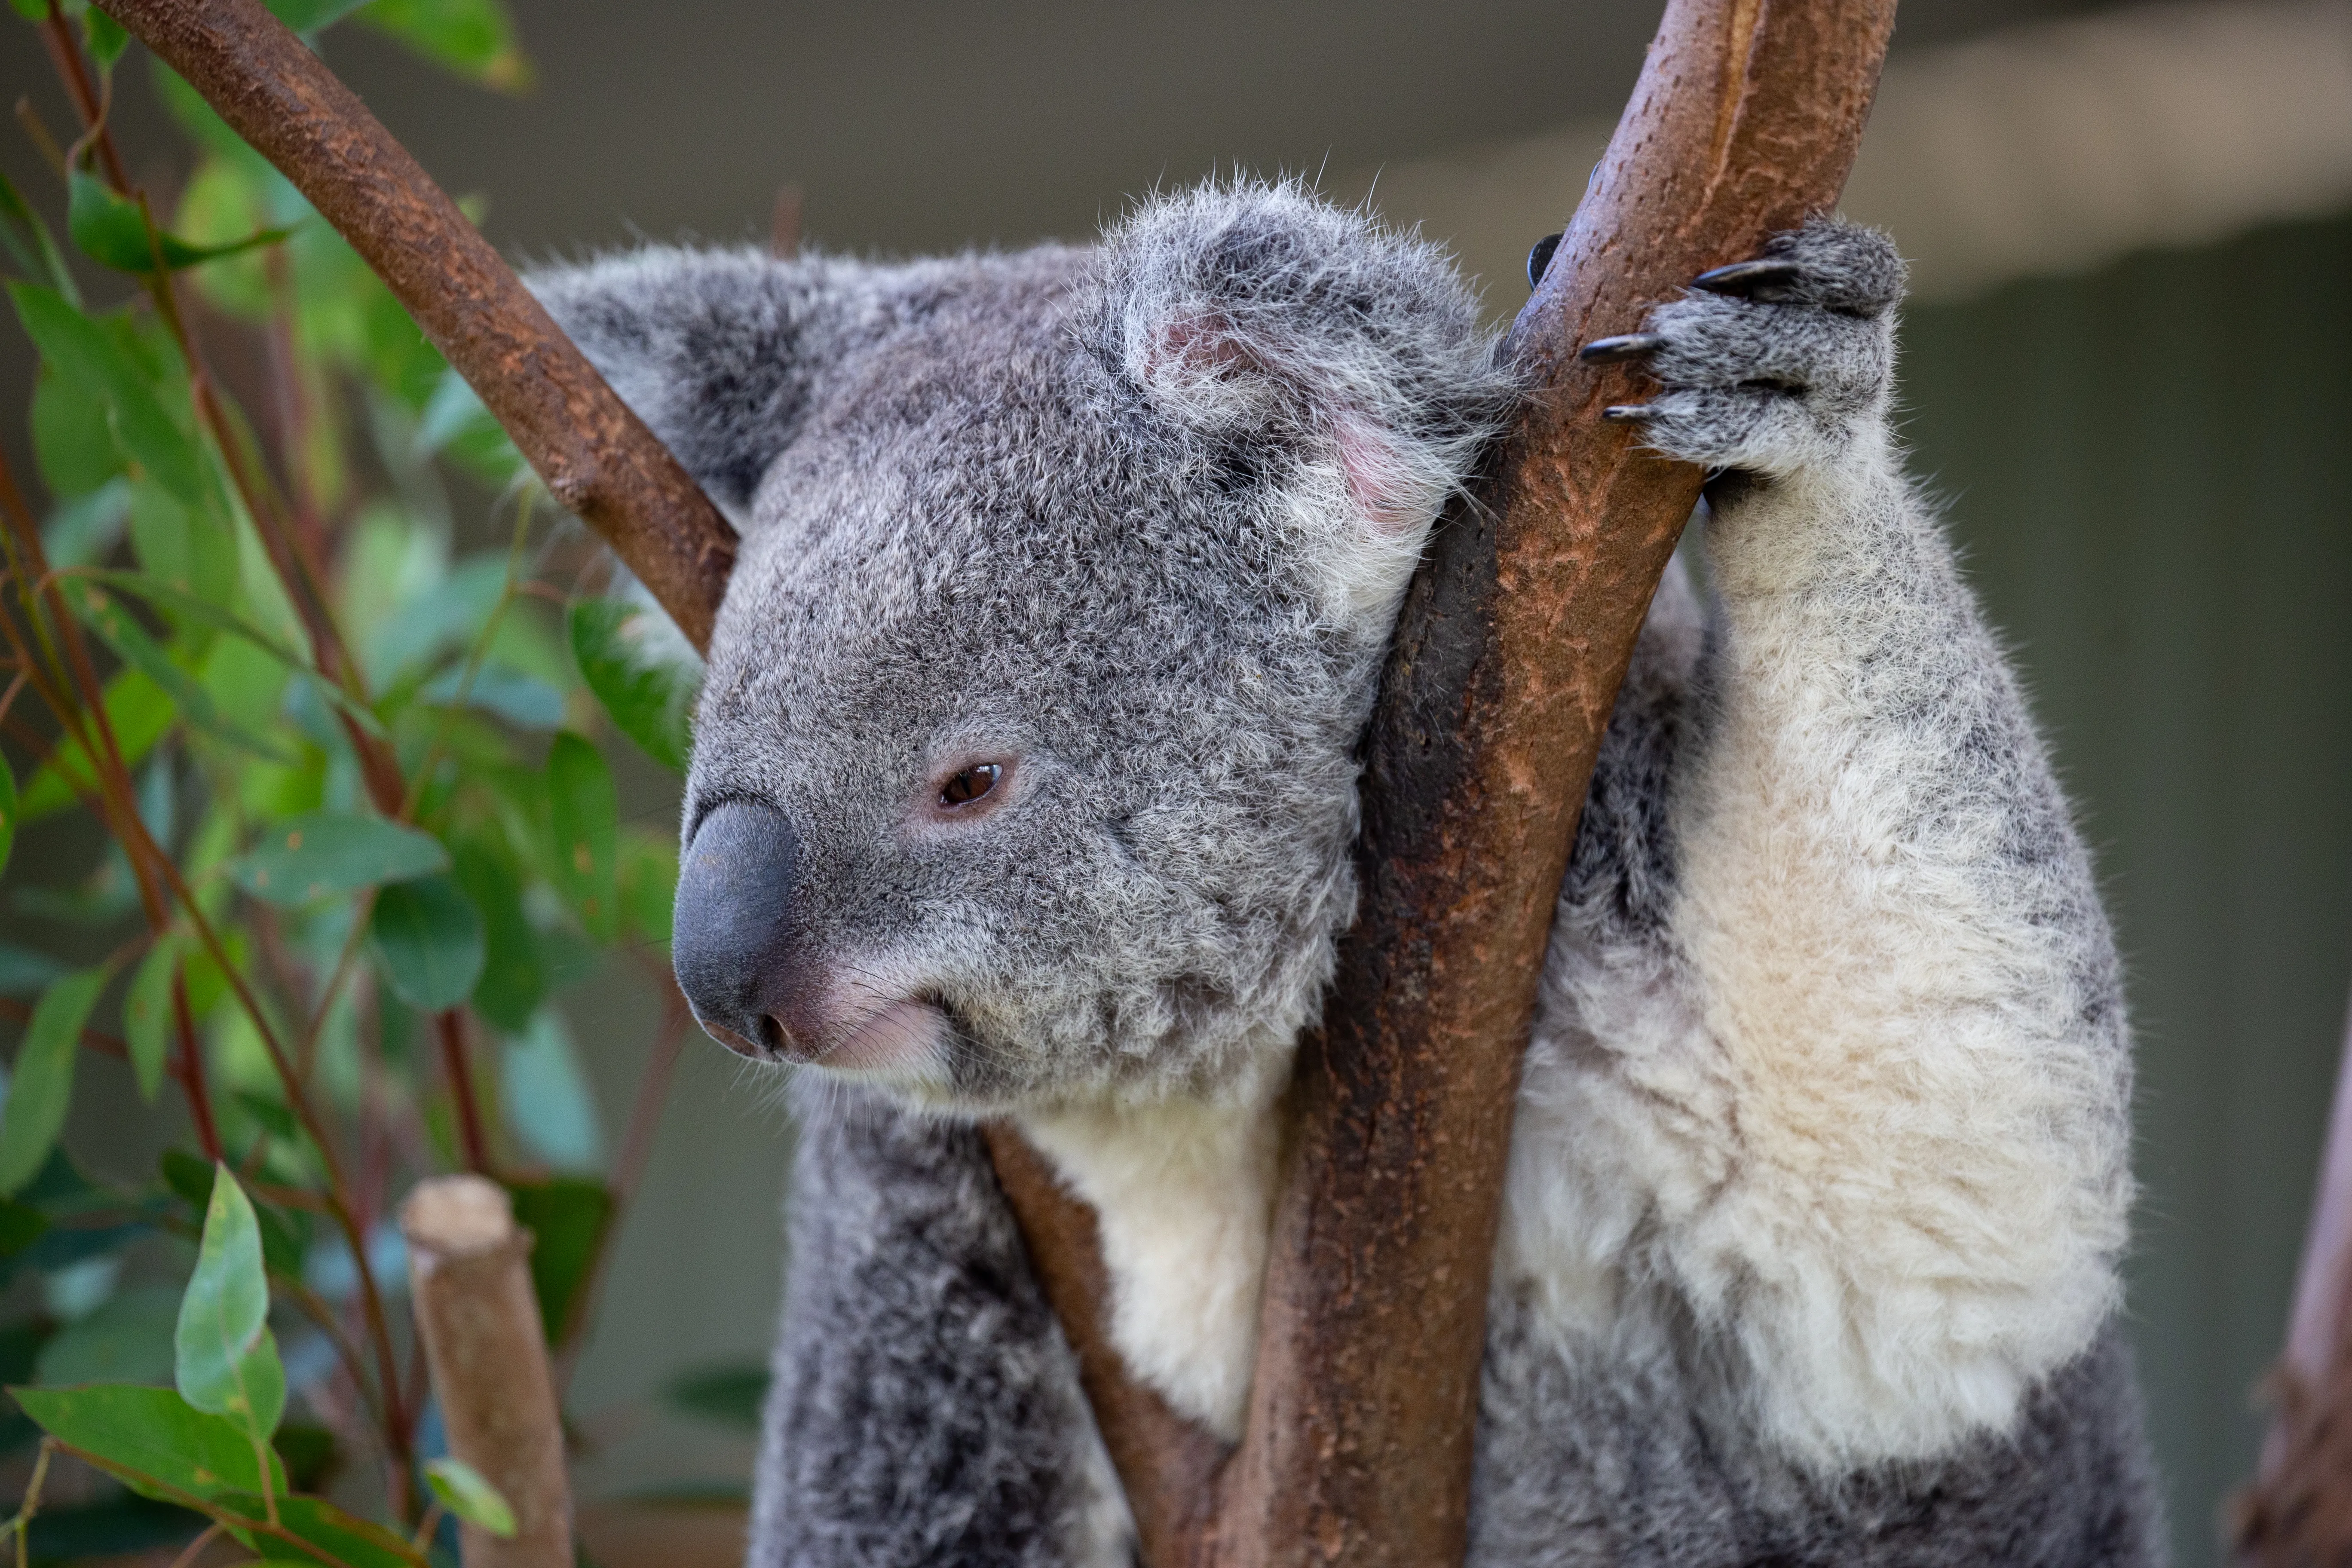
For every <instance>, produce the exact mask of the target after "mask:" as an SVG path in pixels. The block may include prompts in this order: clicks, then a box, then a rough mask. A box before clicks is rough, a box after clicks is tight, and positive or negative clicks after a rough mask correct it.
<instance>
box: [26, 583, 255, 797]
mask: <svg viewBox="0 0 2352 1568" xmlns="http://www.w3.org/2000/svg"><path fill="white" fill-rule="evenodd" d="M67 597H68V599H69V600H71V601H72V604H73V607H74V610H75V613H77V614H78V615H79V616H81V618H82V620H83V621H84V622H85V623H86V624H88V626H89V628H90V630H92V631H94V632H96V633H97V634H98V635H99V638H100V641H102V642H104V643H105V644H106V646H107V647H110V648H111V649H113V650H114V653H115V655H116V656H117V657H118V658H121V660H122V662H123V663H125V664H127V665H130V666H131V668H134V669H137V670H139V671H141V672H142V673H143V674H144V675H145V676H146V677H147V679H150V680H152V681H153V682H154V683H155V684H156V685H157V686H159V687H161V688H163V690H164V692H165V693H166V694H168V695H169V696H170V697H171V699H172V701H173V704H174V705H175V706H177V708H178V709H179V712H180V717H181V718H183V719H184V720H186V721H188V723H189V724H190V725H192V726H194V728H195V729H198V730H201V731H204V732H205V733H206V734H208V735H212V736H214V737H215V738H216V739H219V740H221V741H224V742H227V743H228V744H230V745H233V746H236V747H237V748H238V749H239V750H241V751H246V752H252V753H253V754H254V755H255V756H257V757H266V758H268V760H269V761H271V762H274V763H291V762H292V761H293V760H294V759H293V757H292V755H291V754H290V753H289V752H287V750H286V748H285V747H283V746H281V745H278V743H277V742H274V741H271V740H268V738H266V737H264V736H261V735H257V734H256V733H254V732H253V731H251V730H248V729H247V728H246V727H245V726H244V725H242V724H239V723H237V722H236V721H233V720H231V719H229V718H228V717H226V715H224V714H223V713H222V712H221V711H220V709H219V707H218V706H217V705H216V704H215V703H214V701H213V697H212V693H211V692H209V691H207V690H205V689H204V687H203V686H202V685H200V684H198V682H197V680H196V679H195V677H194V676H192V675H190V674H189V673H188V672H187V671H186V670H184V669H182V668H180V667H179V666H178V665H176V664H174V663H173V662H172V658H171V655H169V654H167V653H165V652H164V651H163V647H161V646H160V645H159V644H158V643H157V642H156V641H155V639H154V638H153V637H149V636H148V635H147V628H146V627H144V626H141V625H140V624H139V623H138V622H137V621H136V620H134V619H133V618H132V617H131V615H130V614H129V613H128V612H127V611H126V610H125V609H124V608H123V606H122V605H121V603H120V602H119V601H117V600H116V599H114V598H112V597H110V596H109V595H108V594H107V593H106V591H105V590H104V589H103V588H100V587H99V586H97V585H96V584H92V583H89V582H87V581H78V580H74V579H68V583H67Z"/></svg>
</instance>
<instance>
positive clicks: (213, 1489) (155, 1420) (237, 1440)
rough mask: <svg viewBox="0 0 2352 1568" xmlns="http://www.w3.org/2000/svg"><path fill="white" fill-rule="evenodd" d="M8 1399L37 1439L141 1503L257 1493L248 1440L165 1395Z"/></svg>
mask: <svg viewBox="0 0 2352 1568" xmlns="http://www.w3.org/2000/svg"><path fill="white" fill-rule="evenodd" d="M8 1392H9V1394H11V1395H13V1396H14V1397H15V1399H16V1403H17V1404H18V1405H21V1406H23V1407H24V1411H25V1414H26V1415H29V1416H31V1417H32V1418H33V1419H34V1420H36V1421H37V1422H39V1423H40V1425H41V1429H42V1430H43V1431H45V1432H47V1433H48V1435H49V1436H52V1437H55V1438H56V1439H57V1440H58V1442H60V1443H63V1444H66V1445H67V1446H68V1447H71V1448H73V1449H74V1450H75V1451H77V1452H78V1453H80V1454H83V1455H85V1456H87V1457H88V1458H90V1459H91V1460H92V1461H93V1462H95V1463H96V1464H97V1465H98V1466H99V1468H101V1469H103V1470H105V1471H107V1472H108V1473H109V1474H110V1475H112V1476H113V1477H115V1479H118V1480H121V1482H123V1483H124V1484H125V1485H127V1486H128V1487H130V1488H131V1490H133V1491H135V1492H138V1493H139V1494H140V1495H141V1496H142V1497H152V1498H162V1499H163V1500H165V1501H166V1502H179V1501H185V1500H189V1499H211V1498H216V1497H221V1496H225V1495H227V1494H232V1493H237V1492H257V1491H259V1490H261V1488H262V1478H261V1461H260V1457H259V1454H258V1453H257V1451H256V1449H255V1447H254V1445H253V1441H252V1439H251V1438H249V1437H247V1436H246V1435H245V1433H244V1432H243V1431H241V1430H239V1429H238V1428H237V1427H236V1426H232V1425H230V1424H229V1423H228V1422H226V1421H225V1420H223V1419H222V1418H221V1417H219V1416H217V1415H206V1414H205V1413H204V1412H203V1411H200V1410H197V1409H195V1408H194V1407H193V1406H191V1405H189V1404H188V1402H187V1401H186V1400H184V1399H183V1398H181V1397H180V1396H179V1394H176V1393H174V1392H173V1390H171V1389H168V1388H150V1387H146V1386H144V1385H143V1384H120V1383H100V1384H89V1385H87V1386H85V1387H81V1388H11V1389H10V1390H9V1391H8ZM269 1468H270V1476H269V1488H270V1490H271V1491H272V1492H282V1491H283V1490H284V1489H285V1488H286V1471H285V1467H284V1466H282V1465H281V1464H279V1463H278V1457H277V1455H275V1454H271V1455H270V1457H269Z"/></svg>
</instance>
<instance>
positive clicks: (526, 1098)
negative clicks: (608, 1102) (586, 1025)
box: [499, 1007, 604, 1171]
mask: <svg viewBox="0 0 2352 1568" xmlns="http://www.w3.org/2000/svg"><path fill="white" fill-rule="evenodd" d="M499 1108H500V1109H501V1110H504V1111H505V1112H506V1119H507V1124H508V1125H509V1126H510V1127H512V1128H513V1129H514V1131H515V1133H516V1135H517V1136H518V1137H520V1139H521V1140H522V1141H523V1142H524V1143H525V1144H526V1145H527V1146H528V1147H529V1148H530V1151H531V1152H532V1153H534V1154H537V1155H538V1156H539V1157H540V1158H541V1159H542V1160H545V1161H546V1162H547V1163H549V1164H551V1165H552V1166H554V1167H556V1168H557V1169H558V1170H563V1171H593V1170H594V1169H595V1168H596V1166H597V1164H598V1163H599V1162H600V1161H601V1160H602V1159H603V1158H604V1130H603V1128H602V1127H601V1126H600V1125H599V1121H598V1118H597V1114H596V1096H595V1092H594V1091H593V1089H590V1088H589V1087H588V1075H587V1073H586V1071H585V1070H584V1069H583V1068H582V1066H581V1062H580V1052H579V1049H578V1047H575V1046H574V1045H573V1044H572V1031H571V1030H570V1029H568V1028H566V1027H565V1026H564V1023H563V1015H562V1014H561V1013H559V1012H557V1011H556V1010H555V1009H554V1008H553V1007H541V1009H540V1010H539V1016H537V1017H534V1018H533V1019H532V1020H531V1021H530V1028H529V1029H527V1030H525V1031H524V1032H523V1033H522V1034H520V1035H519V1036H517V1037H514V1038H512V1039H509V1040H508V1041H507V1043H506V1049H505V1051H504V1053H503V1054H501V1055H500V1057H499Z"/></svg>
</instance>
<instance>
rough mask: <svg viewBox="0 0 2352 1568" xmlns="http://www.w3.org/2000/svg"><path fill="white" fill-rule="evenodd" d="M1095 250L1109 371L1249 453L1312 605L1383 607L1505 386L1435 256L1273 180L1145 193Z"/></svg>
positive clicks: (1362, 610) (1471, 309) (1451, 274)
mask: <svg viewBox="0 0 2352 1568" xmlns="http://www.w3.org/2000/svg"><path fill="white" fill-rule="evenodd" d="M1103 258H1104V259H1103V266H1104V278H1103V281H1104V314H1103V318H1102V321H1101V331H1100V335H1099V338H1098V344H1099V349H1100V352H1101V353H1103V354H1104V356H1105V357H1106V358H1107V359H1108V361H1109V362H1110V363H1111V364H1112V366H1113V368H1114V369H1115V370H1116V371H1117V372H1118V374H1120V375H1121V376H1122V377H1123V378H1124V379H1126V380H1127V381H1128V382H1129V383H1130V384H1132V385H1134V386H1136V387H1137V388H1139V390H1140V391H1141V392H1142V393H1143V395H1145V396H1146V397H1147V398H1148V399H1149V400H1150V403H1151V404H1152V405H1153V406H1154V407H1155V408H1157V409H1158V410H1159V411H1160V412H1161V413H1162V414H1163V415H1165V416H1168V417H1169V418H1171V419H1172V420H1173V421H1174V422H1175V423H1176V424H1178V425H1179V426H1181V427H1183V428H1184V429H1186V430H1188V431H1190V432H1192V434H1193V435H1194V436H1195V437H1199V438H1201V439H1202V440H1205V441H1207V442H1209V443H1211V444H1212V445H1215V446H1219V447H1227V448H1230V449H1234V450H1237V451H1244V452H1248V453H1251V454H1252V455H1253V456H1254V457H1255V458H1257V459H1259V460H1256V461H1252V462H1250V463H1248V464H1247V465H1246V468H1248V469H1249V470H1251V471H1256V472H1261V473H1263V474H1264V475H1265V483H1266V484H1268V485H1269V486H1271V487H1275V488H1276V489H1277V491H1278V495H1277V496H1276V498H1275V499H1276V501H1277V503H1278V504H1277V508H1276V510H1277V512H1278V513H1279V514H1282V515H1286V517H1287V518H1288V519H1289V520H1291V521H1294V522H1295V523H1296V524H1297V526H1298V528H1299V530H1300V531H1301V532H1302V533H1303V534H1304V536H1305V538H1306V542H1307V546H1308V548H1309V549H1311V550H1312V551H1314V552H1316V558H1317V563H1318V566H1319V567H1320V568H1321V570H1322V574H1323V577H1324V580H1325V583H1326V585H1327V589H1328V592H1327V599H1328V609H1329V610H1330V611H1331V612H1333V613H1334V614H1335V615H1338V616H1345V617H1347V618H1349V619H1350V620H1360V619H1362V618H1364V617H1367V616H1370V617H1375V618H1383V617H1384V616H1385V615H1386V614H1387V613H1388V612H1389V611H1391V610H1392V609H1393V606H1394V604H1395V599H1396V595H1398V594H1400V593H1401V592H1402V590H1403V587H1404V584H1405V581H1406V579H1407V578H1408V577H1410V575H1411V574H1412V565H1413V563H1414V562H1415V560H1417V559H1418V557H1419V554H1420V552H1421V548H1422V545H1423V542H1424V541H1425V540H1426V538H1427V535H1428V531H1429V526H1430V524H1431V522H1433V521H1434V520H1435V518H1436V516H1437V512H1438V510H1439V508H1440V507H1442V506H1443V505H1444V502H1445V500H1446V498H1447V496H1448V494H1449V493H1450V492H1451V491H1453V490H1454V489H1456V488H1457V487H1459V486H1460V485H1461V484H1462V483H1463V481H1464V480H1465V479H1467V478H1468V477H1469V474H1470V471H1471V468H1472V467H1473V466H1474V465H1475V463H1476V461H1477V459H1478V454H1479V450H1480V448H1481V447H1483V445H1484V444H1485V442H1486V439H1487V437H1490V436H1491V435H1493V434H1494V433H1495V431H1496V429H1497V428H1499V426H1500V425H1501V423H1502V421H1503V419H1504V418H1505V416H1506V415H1507V412H1508V410H1509V407H1510V405H1511V402H1512V399H1513V396H1514V394H1515V391H1516V387H1515V385H1514V384H1513V381H1512V378H1511V377H1510V376H1509V374H1507V373H1506V372H1505V371H1503V370H1501V369H1499V368H1497V366H1496V362H1495V355H1494V353H1493V348H1492V344H1491V342H1490V340H1489V338H1488V337H1487V335H1486V332H1485V331H1483V330H1482V329H1481V327H1480V326H1479V322H1478V309H1477V301H1476V300H1475V298H1474V297H1473V295H1472V294H1471V292H1470V290H1469V289H1468V288H1467V287H1465V285H1464V283H1463V281H1462V279H1461V277H1460V275H1459V274H1458V273H1456V272H1455V270H1454V265H1453V263H1452V262H1451V260H1449V259H1448V258H1447V257H1446V256H1445V254H1444V252H1443V251H1441V250H1439V249H1438V248H1437V247H1435V246H1433V245H1430V244H1428V243H1426V242H1424V241H1423V240H1421V239H1419V238H1416V237H1411V236H1405V235H1399V234H1396V233H1393V232H1391V231H1389V230H1386V229H1383V228H1382V227H1381V226H1380V225H1379V224H1377V223H1376V222H1374V221H1373V220H1372V219H1370V217H1368V216H1364V215H1363V214H1361V213H1355V212H1346V211H1342V210H1341V209H1339V208H1338V207H1335V206H1333V205H1330V204H1329V203H1328V202H1325V201H1322V200H1321V199H1319V198H1318V197H1316V196H1314V195H1309V194H1308V193H1307V191H1305V190H1304V189H1303V188H1302V187H1300V186H1298V185H1297V184H1287V183H1286V184H1255V183H1243V184H1229V185H1208V186H1203V187H1201V188H1198V189H1195V190H1192V191H1190V192H1186V193H1184V194H1182V195H1176V196H1171V197H1168V198H1164V199H1162V200H1160V201H1157V202H1154V203H1152V204H1151V205H1147V206H1145V207H1144V208H1142V209H1141V210H1140V211H1139V212H1137V213H1136V214H1135V215H1134V216H1132V217H1130V218H1129V220H1128V221H1127V222H1126V223H1125V224H1123V225H1121V226H1119V227H1118V229H1116V230H1115V231H1113V232H1112V233H1111V234H1109V235H1108V237H1106V241H1105V246H1104V251H1103ZM1266 458H1273V459H1275V460H1274V461H1271V462H1267V461H1265V460H1264V459H1266ZM1382 624H1383V625H1384V624H1385V622H1384V618H1383V621H1382Z"/></svg>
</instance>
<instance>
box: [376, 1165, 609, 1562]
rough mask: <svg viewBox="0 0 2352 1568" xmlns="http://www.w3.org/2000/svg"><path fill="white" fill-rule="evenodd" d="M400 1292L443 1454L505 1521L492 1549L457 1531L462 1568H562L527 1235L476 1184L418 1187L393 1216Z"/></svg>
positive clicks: (470, 1179)
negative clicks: (404, 1286)
mask: <svg viewBox="0 0 2352 1568" xmlns="http://www.w3.org/2000/svg"><path fill="white" fill-rule="evenodd" d="M400 1231H401V1234H402V1235H403V1236H404V1237H406V1238H407V1240H408V1281H409V1291H410V1296H411V1299H412V1300H413V1301H414V1302H415V1312H416V1327H417V1332H418V1334H419V1336H420V1337H421V1338H422V1339H423V1340H424V1342H425V1363H426V1365H427V1367H428V1368H429V1369H430V1371H431V1373H432V1374H433V1390H434V1392H435V1393H436V1394H438V1395H439V1396H440V1399H441V1424H442V1426H443V1427H444V1428H445V1429H446V1431H447V1433H448V1436H449V1452H450V1453H451V1454H452V1455H454V1456H456V1457H457V1458H460V1459H463V1460H464V1461H465V1462H466V1463H467V1464H468V1465H471V1466H472V1467H473V1468H475V1469H476V1470H478V1471H479V1472H480V1473H481V1476H482V1479H485V1480H487V1481H488V1482H489V1483H490V1485H492V1486H494V1487H496V1488H498V1489H499V1494H500V1495H501V1496H503V1497H504V1498H505V1499H506V1500H507V1504H508V1506H509V1507H510V1508H512V1509H513V1510H514V1516H515V1532H514V1534H513V1535H512V1536H510V1537H508V1538H505V1539H503V1540H502V1539H500V1538H499V1537H498V1536H495V1535H492V1534H490V1533H489V1532H488V1531H485V1530H481V1529H478V1528H477V1527H476V1526H474V1525H471V1524H461V1525H460V1526H458V1536H459V1540H460V1542H461V1543H462V1545H463V1548H464V1552H465V1559H466V1568H573V1565H572V1489H571V1482H570V1480H569V1479H568V1478H567V1476H566V1473H565V1470H564V1463H563V1421H562V1415H561V1414H560V1413H559V1411H558V1409H557V1406H556V1401H555V1383H554V1379H553V1378H552V1377H551V1375H550V1373H549V1370H548V1363H547V1340H546V1334H545V1331H543V1329H542V1328H541V1320H540V1314H539V1297H538V1294H537V1292H535V1291H534V1290H533V1289H531V1283H530V1247H531V1234H530V1231H528V1230H525V1229H524V1228H523V1227H522V1226H519V1225H517V1224H516V1223H515V1217H514V1203H513V1200H512V1199H510V1198H509V1197H508V1196H507V1192H506V1189H505V1188H504V1187H501V1186H499V1184H497V1183H495V1182H492V1181H488V1180H487V1179H485V1178H483V1177H481V1176H436V1177H434V1178H432V1179H430V1180H427V1181H423V1182H419V1183H417V1184H416V1186H415V1189H414V1190H412V1191H411V1192H410V1193H409V1194H408V1199H407V1201H406V1202H404V1204H402V1205H400Z"/></svg>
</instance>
